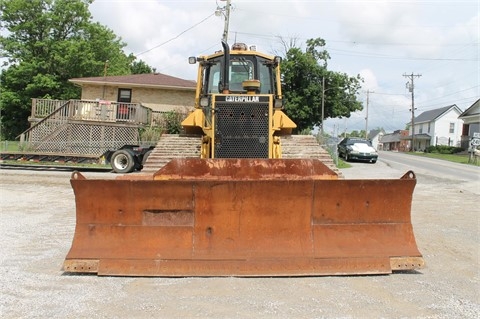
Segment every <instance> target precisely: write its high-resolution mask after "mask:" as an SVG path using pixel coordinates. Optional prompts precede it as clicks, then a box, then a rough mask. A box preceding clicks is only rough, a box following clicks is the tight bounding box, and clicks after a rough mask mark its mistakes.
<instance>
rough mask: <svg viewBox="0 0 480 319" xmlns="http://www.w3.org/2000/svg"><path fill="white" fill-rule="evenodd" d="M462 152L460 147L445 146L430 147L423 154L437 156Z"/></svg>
mask: <svg viewBox="0 0 480 319" xmlns="http://www.w3.org/2000/svg"><path fill="white" fill-rule="evenodd" d="M461 151H463V148H461V147H455V146H447V145H436V146H434V145H430V146H429V147H427V149H426V150H425V152H427V153H438V154H455V153H459V152H461Z"/></svg>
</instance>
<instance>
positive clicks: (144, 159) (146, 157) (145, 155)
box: [142, 150, 152, 165]
mask: <svg viewBox="0 0 480 319" xmlns="http://www.w3.org/2000/svg"><path fill="white" fill-rule="evenodd" d="M150 154H152V151H151V150H150V151H148V152H146V153H145V154H143V157H142V165H145V163H146V162H147V159H148V156H150Z"/></svg>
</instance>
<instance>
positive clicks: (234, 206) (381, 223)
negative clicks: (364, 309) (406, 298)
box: [63, 159, 424, 276]
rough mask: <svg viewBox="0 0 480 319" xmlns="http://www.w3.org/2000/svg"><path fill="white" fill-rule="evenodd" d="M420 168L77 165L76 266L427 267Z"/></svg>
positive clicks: (155, 272)
mask: <svg viewBox="0 0 480 319" xmlns="http://www.w3.org/2000/svg"><path fill="white" fill-rule="evenodd" d="M415 183H416V179H415V175H414V174H413V172H407V174H405V175H404V176H402V177H401V178H399V179H381V180H380V179H373V180H343V179H338V178H337V175H336V174H335V173H334V172H333V171H331V170H330V169H329V168H328V167H326V166H325V165H324V164H323V163H321V162H320V161H318V160H304V159H302V160H299V159H278V160H267V159H265V160H263V159H178V160H173V161H172V162H170V163H168V164H167V165H166V166H165V167H164V168H163V169H161V170H159V171H158V172H156V173H155V174H153V175H150V176H147V175H138V177H135V175H134V174H130V175H128V177H123V178H120V179H116V180H102V179H99V180H96V179H91V180H90V179H86V178H84V177H83V175H81V174H80V173H78V172H75V173H73V174H72V179H71V184H72V187H73V190H74V193H75V201H76V227H75V233H74V237H73V242H72V246H71V249H70V251H69V253H68V255H67V256H66V259H65V262H64V265H63V270H64V271H66V272H86V273H88V272H90V273H97V274H98V275H119V276H122V275H128V276H304V275H305V276H307V275H352V274H388V273H391V272H392V271H394V270H413V269H421V268H422V267H423V266H424V261H423V258H422V255H421V253H420V252H419V250H418V248H417V245H416V242H415V237H414V233H413V227H412V223H411V219H410V212H411V200H412V194H413V190H414V187H415Z"/></svg>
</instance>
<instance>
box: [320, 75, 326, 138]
mask: <svg viewBox="0 0 480 319" xmlns="http://www.w3.org/2000/svg"><path fill="white" fill-rule="evenodd" d="M324 119H325V77H324V76H322V124H321V125H322V130H321V135H320V136H322V137H323V121H324Z"/></svg>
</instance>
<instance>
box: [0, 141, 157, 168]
mask: <svg viewBox="0 0 480 319" xmlns="http://www.w3.org/2000/svg"><path fill="white" fill-rule="evenodd" d="M153 148H154V146H148V145H147V146H141V145H123V146H122V147H120V148H119V149H115V150H107V151H105V152H104V153H102V154H101V155H98V154H77V153H59V152H56V153H47V152H21V151H11V152H0V160H1V163H0V164H1V166H8V165H9V166H13V165H15V164H17V165H16V166H25V165H32V166H33V165H39V164H38V163H61V164H62V165H61V166H62V167H65V164H68V163H71V164H110V166H111V168H112V169H113V171H114V172H115V173H130V172H133V171H135V170H137V171H140V170H141V169H142V168H143V164H144V163H145V161H146V159H147V157H148V155H149V154H150V151H151V150H152V149H153ZM42 165H43V164H42ZM51 166H54V164H52V165H51Z"/></svg>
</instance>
